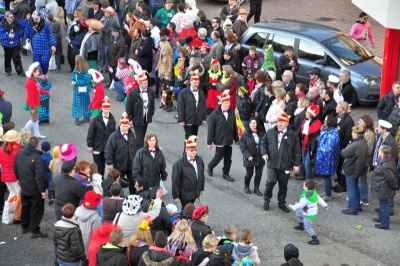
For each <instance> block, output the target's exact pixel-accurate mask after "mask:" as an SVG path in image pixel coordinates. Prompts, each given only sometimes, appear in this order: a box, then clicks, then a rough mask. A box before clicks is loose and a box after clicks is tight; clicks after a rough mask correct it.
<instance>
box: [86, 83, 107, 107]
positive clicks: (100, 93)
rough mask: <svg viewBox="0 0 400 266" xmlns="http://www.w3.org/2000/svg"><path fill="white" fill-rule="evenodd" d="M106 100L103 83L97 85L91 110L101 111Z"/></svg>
mask: <svg viewBox="0 0 400 266" xmlns="http://www.w3.org/2000/svg"><path fill="white" fill-rule="evenodd" d="M103 99H104V86H103V83H101V82H100V83H97V85H96V87H95V88H94V94H93V99H92V101H91V102H90V104H89V109H93V110H100V109H101V105H102V104H103Z"/></svg>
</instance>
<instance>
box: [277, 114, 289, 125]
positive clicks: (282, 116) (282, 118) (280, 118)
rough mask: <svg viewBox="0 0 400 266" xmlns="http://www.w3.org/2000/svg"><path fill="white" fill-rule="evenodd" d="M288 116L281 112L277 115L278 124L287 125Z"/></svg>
mask: <svg viewBox="0 0 400 266" xmlns="http://www.w3.org/2000/svg"><path fill="white" fill-rule="evenodd" d="M289 120H290V116H288V115H287V114H286V113H285V112H282V113H281V114H280V115H278V122H286V123H289Z"/></svg>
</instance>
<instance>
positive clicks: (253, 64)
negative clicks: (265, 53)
mask: <svg viewBox="0 0 400 266" xmlns="http://www.w3.org/2000/svg"><path fill="white" fill-rule="evenodd" d="M260 68H261V56H260V54H259V53H257V52H256V54H255V55H254V57H251V56H250V54H248V55H246V56H245V57H244V59H243V62H242V73H243V75H245V74H246V71H247V70H253V73H256V72H257V71H258V70H259V69H260Z"/></svg>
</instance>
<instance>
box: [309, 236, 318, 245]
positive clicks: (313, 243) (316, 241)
mask: <svg viewBox="0 0 400 266" xmlns="http://www.w3.org/2000/svg"><path fill="white" fill-rule="evenodd" d="M311 238H312V240H311V241H308V244H310V245H319V239H318V237H317V236H316V235H313V236H312V237H311Z"/></svg>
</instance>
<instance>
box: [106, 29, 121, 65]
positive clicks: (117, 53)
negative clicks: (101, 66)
mask: <svg viewBox="0 0 400 266" xmlns="http://www.w3.org/2000/svg"><path fill="white" fill-rule="evenodd" d="M113 38H114V37H113ZM113 38H112V39H111V40H110V43H109V44H108V50H107V62H108V65H109V66H110V67H112V68H116V67H117V66H118V59H119V58H121V57H124V56H125V40H124V38H123V37H122V36H121V35H119V36H118V37H116V39H113Z"/></svg>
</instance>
